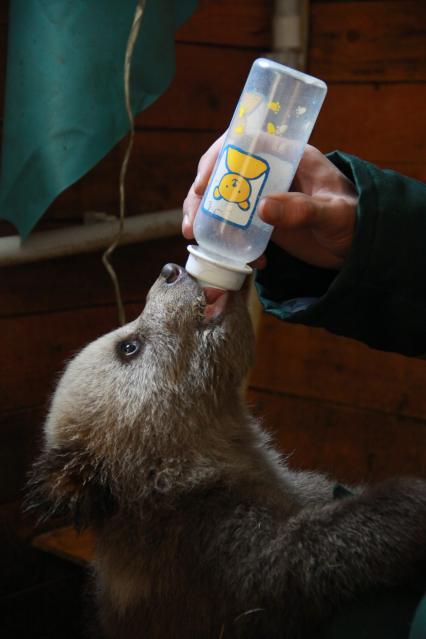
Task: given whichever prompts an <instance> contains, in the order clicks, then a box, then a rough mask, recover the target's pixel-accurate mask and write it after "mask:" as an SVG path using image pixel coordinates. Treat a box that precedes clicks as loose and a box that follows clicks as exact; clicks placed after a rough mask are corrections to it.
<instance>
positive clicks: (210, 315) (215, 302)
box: [203, 287, 230, 323]
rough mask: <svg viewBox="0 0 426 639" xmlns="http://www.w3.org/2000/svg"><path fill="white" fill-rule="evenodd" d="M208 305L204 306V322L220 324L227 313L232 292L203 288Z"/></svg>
mask: <svg viewBox="0 0 426 639" xmlns="http://www.w3.org/2000/svg"><path fill="white" fill-rule="evenodd" d="M203 293H204V298H205V300H206V304H205V306H204V321H205V322H206V323H210V322H219V321H220V320H221V319H222V317H223V316H224V314H225V313H226V311H227V307H228V302H229V300H230V292H229V291H224V290H222V289H220V288H211V287H205V288H203Z"/></svg>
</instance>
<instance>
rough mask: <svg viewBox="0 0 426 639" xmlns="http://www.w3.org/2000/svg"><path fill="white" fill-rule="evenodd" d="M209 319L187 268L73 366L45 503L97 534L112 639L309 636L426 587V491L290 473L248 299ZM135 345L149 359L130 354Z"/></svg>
mask: <svg viewBox="0 0 426 639" xmlns="http://www.w3.org/2000/svg"><path fill="white" fill-rule="evenodd" d="M222 301H223V300H222ZM205 308H206V300H205V297H204V294H203V292H202V290H201V289H200V287H199V286H198V284H197V283H196V282H195V281H194V280H192V279H191V278H190V277H189V276H188V275H187V274H186V273H185V272H183V271H182V272H181V275H180V276H179V277H178V279H177V280H176V281H173V282H171V283H168V282H167V279H165V277H163V276H160V277H159V278H158V280H157V281H156V283H155V284H154V286H153V287H152V289H151V291H150V293H149V295H148V298H147V303H146V306H145V309H144V311H143V313H142V315H141V316H140V317H139V318H138V319H137V320H135V321H134V322H132V323H131V324H128V325H127V326H125V327H123V328H119V329H117V330H115V331H113V332H111V333H109V334H107V335H105V336H103V337H101V338H100V339H98V340H96V341H95V342H93V343H92V344H89V345H88V346H87V347H86V348H85V349H84V350H83V351H82V352H81V353H80V354H79V355H77V357H76V358H75V359H74V360H72V361H71V362H70V363H69V365H68V367H67V369H66V371H65V373H64V375H63V377H62V379H61V381H60V383H59V385H58V388H57V390H56V393H55V396H54V397H53V401H52V404H51V408H50V412H49V415H48V417H47V421H46V425H45V448H44V451H43V453H42V455H41V457H40V459H39V460H38V462H36V464H35V466H34V470H33V476H32V481H31V496H32V500H33V502H34V503H36V504H38V505H41V506H42V508H43V509H44V511H45V512H46V513H47V516H50V515H52V514H54V513H57V512H63V511H70V512H71V514H72V515H73V517H74V520H75V522H76V525H77V526H79V527H82V526H85V525H92V526H94V527H95V528H96V531H97V546H96V559H95V562H94V571H95V580H96V588H97V598H98V602H99V610H100V618H101V621H102V625H103V629H104V632H105V635H106V636H107V637H114V638H117V639H139V638H142V637H143V638H144V639H145V638H146V639H166V638H167V639H174V638H176V639H186V638H188V639H189V638H198V637H200V638H203V639H210V638H211V639H219V638H220V637H223V638H225V637H226V638H228V637H232V638H233V637H256V638H257V639H259V638H261V637H265V638H266V637H268V638H269V639H273V638H274V637H286V638H287V639H293V638H296V637H304V636H307V637H313V636H316V635H315V632H316V630H315V629H317V628H318V627H320V625H321V623H322V622H323V621H324V620H325V619H327V618H328V617H329V615H330V614H331V613H332V612H333V611H334V610H336V608H338V606H340V605H341V604H342V603H343V602H345V601H350V600H352V599H353V598H355V597H356V596H357V595H358V594H360V593H362V592H364V591H366V590H368V589H370V588H373V587H381V586H385V587H387V586H394V585H398V584H404V583H405V582H407V581H408V580H410V579H412V578H415V577H418V576H419V575H420V571H421V568H420V566H421V562H422V561H424V560H425V558H426V556H425V555H426V553H425V549H426V482H425V481H423V480H420V479H395V480H392V481H387V482H383V483H382V484H379V485H378V486H376V487H373V488H366V489H359V490H355V494H354V495H353V496H350V497H347V498H345V499H342V500H333V494H332V492H333V485H334V482H332V481H330V480H329V479H328V478H326V477H323V476H320V475H318V474H316V473H297V472H295V471H293V470H290V469H288V468H287V465H286V463H285V461H284V460H283V459H282V458H281V457H280V455H279V454H278V453H277V452H276V451H275V450H274V449H273V448H272V447H271V445H270V443H269V440H268V437H267V435H266V434H265V433H264V432H263V431H262V429H261V428H260V426H259V424H258V423H257V421H256V420H255V419H253V417H252V416H251V415H250V414H249V412H248V410H247V407H246V405H245V403H244V401H243V399H242V396H241V391H240V387H241V382H242V380H243V378H244V376H245V375H246V374H247V371H248V368H249V366H250V363H251V360H252V356H253V335H252V329H251V325H250V320H249V317H248V313H247V310H246V307H245V303H244V301H243V298H242V296H241V295H239V294H235V295H231V294H229V295H228V302H227V308H226V311H225V312H224V313H222V314H221V315H219V316H218V317H216V318H213V319H211V320H209V321H207V320H206V318H205ZM213 310H214V309H213ZM213 316H214V313H213ZM129 337H134V338H139V339H141V340H142V344H143V346H142V349H141V350H140V352H139V353H138V354H136V355H135V356H133V357H128V358H127V357H123V356H122V355H121V354H120V350H119V344H120V343H121V342H122V341H123V340H125V339H126V338H129Z"/></svg>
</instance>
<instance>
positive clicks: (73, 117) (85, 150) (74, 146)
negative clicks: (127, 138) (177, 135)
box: [0, 0, 196, 238]
mask: <svg viewBox="0 0 426 639" xmlns="http://www.w3.org/2000/svg"><path fill="white" fill-rule="evenodd" d="M195 6H196V0H147V3H146V8H145V13H144V17H143V20H142V26H141V31H140V34H139V39H138V42H137V44H136V48H135V52H134V56H133V64H132V73H131V95H132V106H133V111H134V113H138V112H140V111H142V110H143V109H145V108H146V107H148V106H149V105H150V104H152V102H154V100H155V99H156V98H157V97H158V96H159V95H160V94H161V93H162V92H163V91H164V90H165V89H166V88H167V86H168V84H169V82H170V80H171V78H172V76H173V73H174V31H175V29H176V28H177V27H178V26H179V25H180V24H181V23H182V22H184V20H185V19H186V18H187V17H188V16H189V15H190V14H191V12H192V11H193V10H194V8H195ZM135 7H136V0H11V1H10V15H9V36H8V38H9V40H8V62H7V79H6V100H5V109H4V128H3V148H2V173H1V183H0V217H1V218H4V219H6V220H9V221H10V222H12V224H14V225H15V226H16V228H17V229H18V231H19V233H20V234H21V236H22V237H23V238H25V237H26V236H27V235H28V234H29V233H30V231H31V230H32V228H33V227H34V225H35V224H36V223H37V221H38V220H39V219H40V217H41V216H42V215H43V213H44V211H45V210H46V209H47V207H48V206H49V204H50V203H51V202H52V201H53V200H54V199H55V197H56V196H57V195H59V193H61V191H63V190H64V189H66V188H67V187H68V186H69V185H70V184H72V183H73V182H75V181H76V180H78V179H79V178H80V177H81V176H82V175H84V173H86V172H87V171H89V170H90V169H91V168H92V167H93V166H94V165H95V164H96V163H97V162H99V160H100V159H101V158H102V157H103V156H104V155H105V154H106V153H107V152H108V151H109V150H110V149H111V148H112V147H113V146H114V144H116V143H117V142H118V140H120V139H121V138H122V137H123V136H124V135H125V134H126V133H127V132H128V129H129V125H128V119H127V115H126V111H125V104H124V89H123V64H124V54H125V50H126V44H127V38H128V35H129V31H130V27H131V24H132V21H133V16H134V12H135ZM147 152H148V151H147Z"/></svg>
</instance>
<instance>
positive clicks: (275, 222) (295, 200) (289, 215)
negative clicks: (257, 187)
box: [259, 193, 324, 230]
mask: <svg viewBox="0 0 426 639" xmlns="http://www.w3.org/2000/svg"><path fill="white" fill-rule="evenodd" d="M323 208H324V201H323V200H320V199H317V198H314V197H311V196H309V195H305V194H304V193H279V194H277V195H273V196H269V197H265V198H263V199H262V200H261V202H260V204H259V216H260V217H261V218H262V220H263V221H264V222H266V223H267V224H271V225H272V226H275V227H277V228H284V229H288V230H297V229H304V228H307V227H310V226H312V227H313V226H315V223H316V221H317V220H318V217H319V216H320V215H321V213H322V211H323Z"/></svg>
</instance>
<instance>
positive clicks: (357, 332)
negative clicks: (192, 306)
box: [256, 151, 426, 356]
mask: <svg viewBox="0 0 426 639" xmlns="http://www.w3.org/2000/svg"><path fill="white" fill-rule="evenodd" d="M328 157H329V159H330V160H331V161H332V162H333V163H334V164H335V165H336V166H337V167H338V168H339V169H340V170H341V171H342V172H343V173H344V174H345V175H346V176H347V177H348V178H349V179H350V180H352V181H353V183H354V184H355V187H356V189H357V191H358V196H359V204H358V209H357V222H356V229H355V235H354V240H353V243H352V247H351V250H350V253H349V255H348V257H347V259H346V261H345V263H344V265H343V267H342V269H341V270H340V271H331V270H328V269H321V268H315V267H312V266H309V265H307V264H305V263H303V262H301V261H299V260H297V259H295V258H292V257H291V256H290V255H288V254H287V253H285V251H283V250H282V249H280V248H278V247H277V246H276V245H274V244H273V243H272V242H271V243H270V244H269V246H268V248H267V251H266V255H267V267H266V268H265V269H264V270H263V271H259V272H258V273H257V276H256V280H257V281H256V285H257V288H258V292H259V296H260V299H261V302H262V304H263V307H264V309H265V311H266V312H268V313H271V314H273V315H276V316H277V317H279V318H280V319H283V320H286V321H288V322H294V323H300V324H306V325H309V326H320V327H323V328H326V329H328V330H329V331H331V332H333V333H336V334H338V335H345V336H347V337H352V338H354V339H357V340H360V341H362V342H365V343H366V344H368V345H369V346H372V347H374V348H377V349H381V350H385V351H394V352H399V353H403V354H405V355H412V356H421V355H424V354H425V353H426V185H425V184H423V183H421V182H418V181H417V180H413V179H411V178H408V177H404V176H402V175H399V174H398V173H395V172H394V171H389V170H383V169H379V168H378V167H376V166H374V165H373V164H370V163H368V162H365V161H363V160H360V159H359V158H357V157H354V156H351V155H347V154H344V153H340V152H337V151H336V152H334V153H332V154H330V155H329V156H328Z"/></svg>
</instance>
